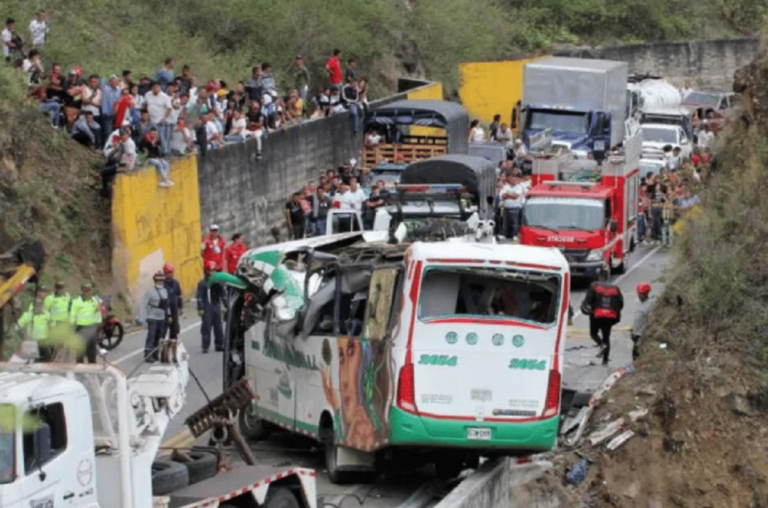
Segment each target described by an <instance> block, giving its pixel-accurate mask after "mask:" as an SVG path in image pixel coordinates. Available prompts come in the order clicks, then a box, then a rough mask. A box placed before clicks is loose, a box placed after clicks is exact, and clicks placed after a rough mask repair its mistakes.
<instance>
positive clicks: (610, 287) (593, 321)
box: [581, 269, 624, 365]
mask: <svg viewBox="0 0 768 508" xmlns="http://www.w3.org/2000/svg"><path fill="white" fill-rule="evenodd" d="M623 308H624V297H623V296H622V294H621V289H619V287H618V286H616V285H614V284H611V283H610V282H608V270H606V269H601V270H600V274H599V276H598V280H597V282H594V283H592V285H591V286H589V289H588V290H587V294H586V296H584V301H583V302H582V303H581V312H582V313H583V314H585V315H588V316H589V336H590V337H591V338H592V340H594V341H595V342H596V343H597V345H598V346H599V347H600V351H599V352H598V353H597V356H598V358H599V357H602V358H603V365H608V359H609V357H610V356H611V329H612V328H613V325H615V324H616V323H618V322H619V321H621V310H622V309H623Z"/></svg>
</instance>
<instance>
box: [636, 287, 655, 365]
mask: <svg viewBox="0 0 768 508" xmlns="http://www.w3.org/2000/svg"><path fill="white" fill-rule="evenodd" d="M650 294H651V285H650V284H648V283H647V282H641V283H640V284H638V285H637V299H638V303H637V306H636V307H635V320H634V322H633V323H632V344H633V345H632V360H637V357H638V356H640V341H641V339H642V337H643V332H644V331H645V325H646V324H647V323H648V313H649V312H650V310H651V300H650V298H649V297H650Z"/></svg>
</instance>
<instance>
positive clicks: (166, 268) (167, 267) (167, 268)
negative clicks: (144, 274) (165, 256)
mask: <svg viewBox="0 0 768 508" xmlns="http://www.w3.org/2000/svg"><path fill="white" fill-rule="evenodd" d="M163 273H166V274H168V273H173V265H172V264H170V263H166V264H164V265H163Z"/></svg>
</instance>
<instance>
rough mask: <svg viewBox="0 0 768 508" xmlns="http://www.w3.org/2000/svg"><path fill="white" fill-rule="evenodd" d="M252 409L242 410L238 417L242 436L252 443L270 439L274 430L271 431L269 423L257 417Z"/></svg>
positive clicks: (245, 408)
mask: <svg viewBox="0 0 768 508" xmlns="http://www.w3.org/2000/svg"><path fill="white" fill-rule="evenodd" d="M250 409H251V408H250V407H249V406H246V407H244V408H243V409H241V410H240V414H238V415H237V423H238V426H239V427H240V434H242V435H243V437H244V438H245V439H249V440H251V441H262V440H264V439H266V438H268V437H269V435H270V433H271V431H272V429H270V427H269V423H268V422H266V421H264V420H263V419H262V418H259V417H258V416H256V414H255V413H254V412H253V411H251V410H250Z"/></svg>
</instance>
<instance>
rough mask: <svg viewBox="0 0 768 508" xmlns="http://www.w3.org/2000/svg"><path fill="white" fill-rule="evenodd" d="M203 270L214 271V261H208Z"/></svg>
mask: <svg viewBox="0 0 768 508" xmlns="http://www.w3.org/2000/svg"><path fill="white" fill-rule="evenodd" d="M205 269H206V270H210V271H213V270H215V269H216V261H208V262H207V263H205Z"/></svg>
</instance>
